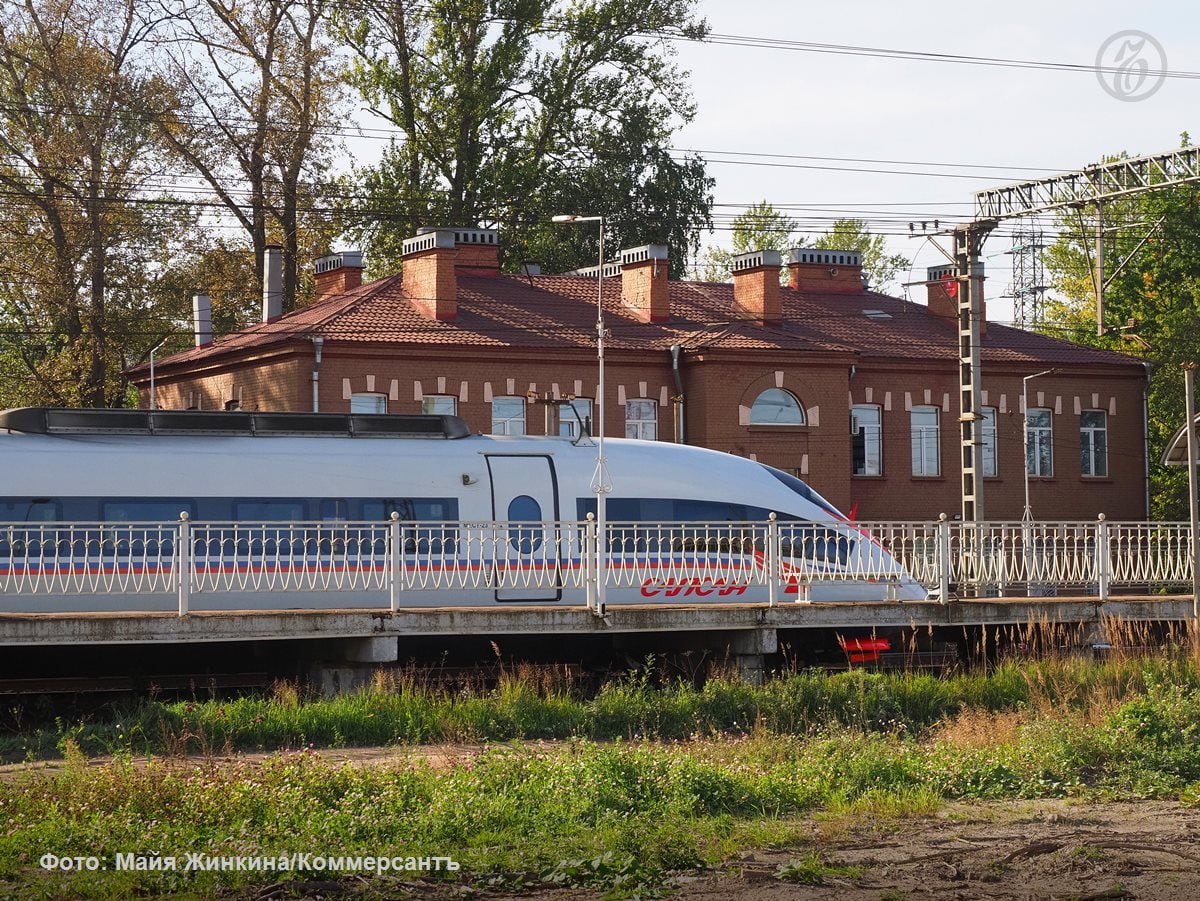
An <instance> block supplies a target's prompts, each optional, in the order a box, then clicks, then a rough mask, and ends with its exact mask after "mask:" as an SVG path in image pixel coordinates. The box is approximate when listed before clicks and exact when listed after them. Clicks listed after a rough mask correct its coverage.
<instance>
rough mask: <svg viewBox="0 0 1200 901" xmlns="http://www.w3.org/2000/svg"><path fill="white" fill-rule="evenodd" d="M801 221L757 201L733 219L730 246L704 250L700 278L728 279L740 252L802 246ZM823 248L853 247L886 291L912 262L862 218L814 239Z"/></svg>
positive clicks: (872, 282) (869, 276) (877, 285)
mask: <svg viewBox="0 0 1200 901" xmlns="http://www.w3.org/2000/svg"><path fill="white" fill-rule="evenodd" d="M799 230H800V223H799V222H798V221H797V220H795V219H793V218H792V217H791V216H788V215H787V214H786V213H783V212H781V211H780V210H777V209H775V207H773V206H772V205H771V204H770V203H768V202H767V201H765V200H764V201H762V202H761V203H756V204H754V205H752V206H750V207H749V208H747V209H746V210H745V211H744V212H742V213H740V214H739V215H738V216H736V217H735V218H734V220H733V228H732V231H731V234H730V244H731V247H730V248H729V249H727V248H724V247H713V246H710V247H709V248H708V250H707V251H706V253H705V258H704V267H703V269H702V270H701V278H702V279H704V280H705V281H710V282H719V281H728V280H729V278H730V268H729V264H730V260H732V259H733V257H735V256H737V255H738V254H742V253H749V252H750V251H754V250H778V251H781V252H783V251H787V250H790V249H792V248H793V247H803V246H804V239H803V238H802V237H798V236H797V234H796V233H797V232H798V231H799ZM813 247H817V248H821V249H824V250H851V251H858V252H859V253H861V254H862V259H863V272H864V273H865V274H866V275H867V279H868V281H869V283H870V285H871V287H872V288H873V289H874V290H876V291H887V290H888V289H889V288H891V287H892V282H893V281H894V280H895V278H896V276H897V275H898V274H900V273H901V272H904V271H906V270H907V269H908V268H909V267H910V266H911V265H912V264H911V262H910V261H909V259H908V258H907V257H904V256H901V255H899V254H889V253H888V252H887V246H886V240H885V239H884V237H883V235H872V234H871V233H870V232H869V231H867V223H866V222H864V221H863V220H861V219H838V220H836V221H835V222H834V223H833V225H832V226H830V228H829V231H827V232H825V233H824V234H822V235H821V236H820V237H818V238H817V239H816V240H815V241H814V242H813ZM779 278H780V281H781V282H783V283H784V284H787V280H788V276H787V271H786V270H784V271H781V272H780V274H779Z"/></svg>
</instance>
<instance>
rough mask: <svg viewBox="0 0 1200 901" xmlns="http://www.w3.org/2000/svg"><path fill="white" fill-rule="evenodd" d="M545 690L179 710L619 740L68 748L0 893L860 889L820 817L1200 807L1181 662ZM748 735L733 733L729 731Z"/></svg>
mask: <svg viewBox="0 0 1200 901" xmlns="http://www.w3.org/2000/svg"><path fill="white" fill-rule="evenodd" d="M544 688H545V687H543V689H539V690H535V689H534V688H533V687H530V686H528V685H527V686H525V689H522V688H521V686H520V685H518V684H508V685H502V686H501V687H500V688H498V689H497V690H496V691H495V692H494V693H491V694H489V695H486V696H484V697H467V698H460V699H453V698H449V697H446V696H443V695H441V694H438V693H437V692H435V691H432V690H421V691H415V690H410V691H408V693H407V694H406V693H405V692H404V691H397V690H396V688H395V687H391V688H389V687H387V686H379V687H377V688H376V689H375V690H374V691H371V692H365V693H363V694H361V695H357V696H353V697H350V698H346V699H341V700H339V701H335V702H328V704H325V702H305V701H304V700H303V699H301V698H300V697H298V696H289V695H287V694H286V693H277V694H276V696H275V697H273V698H271V699H264V700H262V701H261V702H258V703H262V704H267V705H268V706H267V707H265V708H257V712H256V713H254V714H253V715H252V716H251V715H250V714H249V712H248V711H244V710H242V709H241V707H240V706H239V704H241V703H242V702H234V703H233V704H226V705H212V706H211V707H204V706H203V705H196V706H195V707H194V708H192V709H190V710H187V711H185V712H186V713H187V714H188V715H191V716H193V717H194V718H193V719H192V720H191V725H190V726H189V727H188V728H196V724H197V723H199V722H201V720H200V719H198V718H195V716H196V714H197V711H201V712H203V714H204V716H205V717H206V719H204V720H203V722H205V723H210V722H216V723H221V722H225V723H229V724H233V725H231V726H230V727H229V729H230V731H229V732H228V734H229V735H235V734H241V733H239V732H237V728H245V722H246V718H247V717H249V721H250V722H253V723H254V729H256V730H260V731H256V732H254V733H253V734H255V735H263V734H271V733H270V732H269V730H271V729H277V728H284V729H285V730H290V729H295V728H297V724H306V728H312V724H313V723H320V722H326V723H342V724H343V725H342V726H340V727H339V728H344V727H345V724H346V723H347V721H346V720H344V719H342V717H344V716H346V715H347V714H348V712H351V711H356V712H357V713H358V714H359V715H365V712H373V713H374V714H375V717H376V718H382V717H381V714H380V711H392V713H391V714H389V715H395V713H396V711H409V712H410V713H413V712H412V711H411V710H410V707H409V706H406V705H412V706H413V707H415V711H416V712H415V713H413V715H412V716H411V717H409V718H407V719H404V718H399V717H397V718H396V719H395V720H394V721H393V723H392V724H391V726H390V727H389V730H388V734H390V733H391V730H393V729H395V728H396V726H395V724H396V723H417V724H420V726H419V729H420V733H419V734H421V735H423V736H428V735H430V734H433V731H432V730H436V729H445V728H448V726H447V724H457V725H455V726H454V728H467V727H468V726H469V728H470V729H471V730H476V729H479V730H485V731H486V730H499V731H500V732H502V733H503V734H504V735H505V736H506V737H511V733H513V732H521V731H530V730H538V729H549V730H551V731H553V730H554V729H559V728H562V727H563V724H564V723H566V724H569V725H570V730H577V731H579V732H586V731H588V730H591V731H592V732H594V733H599V736H600V737H603V738H605V739H617V740H614V741H604V742H597V741H594V740H592V739H591V738H581V737H572V738H569V740H566V741H561V742H552V743H540V742H536V741H534V742H526V743H513V744H502V745H496V746H490V747H485V748H482V749H480V750H479V751H478V752H477V753H475V754H473V755H471V756H470V757H469V758H468V759H467V761H466V762H464V763H462V764H460V765H457V766H453V767H450V768H448V769H435V768H432V767H430V766H429V765H427V764H426V763H424V762H423V761H422V760H421V759H420V758H414V759H413V760H411V761H409V762H404V763H401V764H398V765H394V766H388V767H375V768H357V767H353V766H348V765H347V766H336V765H333V764H331V763H329V762H328V761H326V760H324V759H322V758H321V757H319V756H318V755H316V754H313V753H311V752H307V751H299V752H285V753H281V754H278V755H275V756H272V757H269V758H268V759H267V760H266V761H265V762H264V763H262V764H259V765H254V764H249V763H236V764H228V765H218V764H217V763H216V762H215V761H208V762H207V763H202V764H201V765H199V766H197V765H195V764H183V763H180V762H178V761H176V760H172V759H171V758H165V759H156V760H153V761H151V762H150V763H149V764H148V765H135V764H134V762H133V761H132V759H131V758H130V756H129V754H128V752H125V753H122V754H119V755H118V757H117V759H116V760H115V762H113V763H112V764H110V765H107V766H102V767H95V766H89V765H88V762H87V759H86V756H85V755H84V754H83V752H82V751H80V750H78V748H77V746H76V745H75V744H74V740H73V739H70V738H68V739H65V744H64V748H65V750H66V752H67V763H66V765H65V767H64V768H63V769H62V770H61V771H59V772H55V773H48V772H42V771H38V770H36V769H35V770H30V771H28V772H25V773H23V774H21V775H20V776H18V777H17V778H16V779H15V780H13V781H9V782H8V783H0V896H6V895H18V896H19V895H22V894H25V895H29V896H45V895H58V896H75V895H80V896H87V895H90V896H96V897H113V898H116V897H126V896H130V895H135V894H156V893H158V894H162V893H170V892H177V891H189V892H197V893H202V894H205V893H215V892H218V891H222V890H224V889H227V888H230V887H235V888H236V887H237V886H239V885H244V884H246V883H249V882H253V881H271V880H276V879H280V878H303V877H302V876H300V875H296V874H288V875H287V876H286V877H285V876H281V874H276V873H271V874H265V873H257V874H255V873H237V872H226V873H209V872H204V873H182V872H178V871H177V872H129V871H122V872H113V871H112V870H111V869H110V870H108V871H103V872H96V873H88V872H84V873H71V874H45V873H41V872H40V871H39V870H38V869H37V867H36V861H37V860H38V859H39V857H40V856H41V855H42V854H44V853H46V852H51V853H54V854H56V855H59V856H69V855H76V854H79V855H89V854H91V855H97V856H99V857H101V859H104V860H107V861H109V862H110V865H111V858H112V855H114V854H115V853H117V852H125V853H128V852H143V853H150V852H160V853H162V854H164V855H179V857H180V860H182V857H183V855H184V854H186V853H187V852H189V851H203V852H205V853H211V854H225V855H237V854H250V855H272V856H275V855H279V854H283V853H287V852H313V853H331V854H336V855H373V854H377V853H388V854H400V855H404V856H406V857H407V856H416V857H422V856H450V857H453V858H454V859H455V860H456V861H458V862H460V863H461V865H462V868H463V869H462V870H461V871H460V872H459V873H458V874H456V878H462V879H467V880H470V881H471V882H472V883H473V884H494V885H501V886H508V887H509V888H510V889H512V887H513V886H516V885H518V884H524V885H531V884H534V883H538V884H541V883H549V884H559V885H580V886H588V887H592V888H598V889H601V890H602V891H603V892H604V893H605V894H606V895H607V896H608V897H613V898H617V897H655V896H656V895H657V894H659V893H661V891H662V890H663V886H664V880H665V878H666V875H665V874H667V873H668V872H669V871H671V870H676V869H687V868H692V867H696V866H699V865H703V864H713V863H718V862H720V861H722V860H726V859H729V858H730V857H732V856H734V855H736V854H737V853H739V852H740V851H741V850H743V849H746V848H754V847H764V846H782V847H796V848H800V849H806V848H807V849H810V850H811V852H812V853H811V854H808V856H800V857H798V858H796V859H795V860H794V861H793V862H792V863H791V864H788V865H786V866H785V867H784V868H783V869H782V870H781V871H780V873H779V876H780V878H783V879H787V880H792V881H799V882H813V881H814V880H819V881H825V882H830V881H836V880H851V881H852V880H853V879H855V878H857V874H856V873H855V872H852V871H851V870H849V869H846V868H841V867H839V866H838V865H837V864H836V862H830V861H827V860H825V859H823V858H821V857H820V856H818V855H817V851H818V849H813V848H812V847H811V845H810V844H809V843H810V841H811V838H812V829H811V820H809V819H806V818H809V817H811V816H812V815H813V814H814V813H830V814H834V815H838V814H848V813H849V814H858V815H860V816H870V817H872V818H874V819H887V818H894V819H896V820H901V819H902V818H904V817H906V816H910V815H913V814H920V813H926V812H929V811H931V810H934V809H936V808H937V806H938V805H940V804H942V803H944V802H946V801H948V800H962V799H967V800H972V799H977V800H996V799H1039V798H1067V797H1072V798H1094V797H1104V798H1122V799H1138V798H1157V799H1177V800H1182V801H1183V802H1185V803H1192V804H1195V803H1200V740H1198V739H1200V734H1198V733H1200V684H1197V679H1196V673H1195V670H1194V668H1191V667H1190V665H1189V664H1186V662H1182V661H1173V660H1171V659H1167V658H1161V659H1154V660H1142V661H1118V662H1109V663H1102V664H1097V663H1083V662H1072V661H1050V662H1041V663H1026V664H1016V663H1014V664H1011V665H1007V666H1006V667H1001V668H1000V669H999V670H997V671H996V672H994V673H992V674H991V675H987V676H983V675H980V676H963V677H959V678H956V679H947V680H933V679H927V678H925V677H915V676H908V677H905V676H887V675H869V674H864V673H851V674H839V675H835V676H825V675H820V674H802V675H797V676H791V677H787V678H783V679H779V680H776V681H774V682H771V683H769V684H767V685H765V686H762V687H761V688H754V687H750V686H745V685H739V684H737V683H733V682H726V681H719V682H715V683H710V684H709V685H708V686H706V687H705V688H703V689H694V688H685V687H682V686H676V687H673V688H670V689H668V690H665V691H654V690H653V689H652V688H650V687H649V686H648V685H646V684H644V683H642V682H639V681H637V680H634V681H627V682H624V683H622V684H619V685H616V686H613V687H611V688H609V689H607V690H605V691H602V692H601V693H600V694H599V695H598V696H597V697H596V698H594V699H590V700H586V699H579V698H572V697H566V696H561V695H559V694H556V693H554V692H549V693H548V692H547V691H546V690H544ZM388 705H399V706H397V707H394V708H393V707H389V706H388ZM163 709H165V710H167V711H171V710H177V708H175V707H172V706H171V705H165V706H164V707H163ZM251 709H255V708H251ZM222 711H223V712H222ZM285 712H286V713H288V715H289V716H294V717H297V719H287V718H286V717H284V713H285ZM276 718H282V719H281V720H280V721H277V720H276ZM322 718H324V719H322ZM733 723H737V724H738V726H739V730H738V733H737V734H728V730H726V731H724V732H723V731H722V730H720V729H718V728H717V725H718V724H730V725H732V724H733ZM464 724H465V725H464ZM235 727H236V728H235ZM206 728H207V727H206ZM325 728H328V726H326V727H325ZM369 728H371V729H374V728H376V727H374V726H371V727H369ZM788 729H790V730H792V732H791V734H786V731H785V730H788ZM570 730H568V731H570ZM626 731H628V732H629V733H631V734H634V735H640V736H642V737H641V738H634V739H633V740H628V738H627V736H626V735H625V734H623V733H625V732H626ZM356 734H357V733H356ZM372 734H375V733H372ZM472 734H475V733H472ZM650 738H653V739H654V740H649V739H650ZM410 875H411V874H410ZM313 877H319V878H325V876H324V874H311V875H310V878H313ZM488 880H492V882H491V883H489V882H488ZM813 884H817V883H816V882H813Z"/></svg>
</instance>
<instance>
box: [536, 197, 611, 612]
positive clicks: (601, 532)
mask: <svg viewBox="0 0 1200 901" xmlns="http://www.w3.org/2000/svg"><path fill="white" fill-rule="evenodd" d="M551 221H552V222H598V223H599V224H600V259H599V261H598V263H599V265H597V267H596V361H597V363H598V365H599V369H600V376H599V384H598V385H597V387H596V394H597V397H596V472H595V474H594V475H593V476H592V491H594V492H595V493H596V544H597V553H596V611H595V612H596V615H597V616H603V615H604V609H605V602H606V600H607V590H606V588H607V586H606V585H605V582H606V581H607V566H606V564H607V561H608V531H607V528H606V517H605V513H606V509H605V507H606V504H605V496H606V495H607V494H608V493H609V492H611V491H612V481H611V480H610V479H609V475H608V463H607V461H606V460H605V459H604V217H603V216H579V215H574V214H570V213H568V214H565V215H561V216H554V217H553V218H552V219H551Z"/></svg>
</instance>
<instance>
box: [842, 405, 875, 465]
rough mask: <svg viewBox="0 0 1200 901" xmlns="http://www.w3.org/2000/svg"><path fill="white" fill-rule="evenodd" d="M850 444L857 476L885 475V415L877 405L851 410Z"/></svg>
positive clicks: (857, 406) (861, 406)
mask: <svg viewBox="0 0 1200 901" xmlns="http://www.w3.org/2000/svg"><path fill="white" fill-rule="evenodd" d="M850 444H851V446H852V447H853V449H854V474H855V475H856V476H880V475H883V414H882V412H881V411H880V408H879V407H878V406H877V405H875V404H858V405H855V406H853V407H851V408H850Z"/></svg>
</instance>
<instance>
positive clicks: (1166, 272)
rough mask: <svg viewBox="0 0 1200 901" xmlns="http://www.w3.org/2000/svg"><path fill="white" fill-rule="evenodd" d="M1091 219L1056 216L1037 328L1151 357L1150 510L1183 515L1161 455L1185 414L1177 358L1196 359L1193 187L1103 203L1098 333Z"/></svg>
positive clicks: (1176, 478)
mask: <svg viewBox="0 0 1200 901" xmlns="http://www.w3.org/2000/svg"><path fill="white" fill-rule="evenodd" d="M1095 225H1096V217H1095V210H1094V208H1093V209H1091V210H1080V211H1076V212H1072V213H1069V214H1066V215H1064V216H1063V217H1061V219H1060V222H1059V226H1060V229H1061V233H1060V236H1059V238H1058V239H1057V240H1056V241H1055V242H1054V243H1053V244H1052V245H1051V246H1050V247H1049V248H1047V251H1046V257H1045V264H1046V269H1047V272H1048V274H1049V275H1050V287H1051V289H1052V290H1053V292H1054V294H1053V295H1051V297H1050V298H1049V299H1048V301H1047V304H1046V313H1045V326H1044V328H1045V330H1046V331H1047V332H1048V333H1050V334H1053V335H1056V336H1058V337H1067V338H1070V339H1071V340H1074V341H1078V342H1080V343H1085V344H1091V345H1095V346H1100V347H1106V348H1109V349H1111V350H1117V351H1121V352H1123V353H1128V354H1133V355H1135V356H1138V357H1141V358H1142V359H1143V360H1145V361H1146V362H1147V363H1149V364H1150V366H1151V369H1152V373H1153V375H1152V378H1151V380H1150V389H1149V396H1148V403H1149V433H1150V477H1151V505H1150V512H1151V515H1152V516H1153V517H1154V518H1161V519H1186V518H1187V513H1188V505H1187V472H1186V469H1185V468H1184V467H1165V466H1162V465H1161V464H1160V463H1159V461H1160V460H1161V459H1162V455H1163V453H1164V451H1165V450H1166V445H1167V442H1168V441H1169V440H1170V438H1171V437H1172V436H1173V435H1174V433H1175V431H1176V430H1177V429H1178V428H1179V427H1180V426H1181V425H1183V423H1184V421H1185V419H1186V416H1185V402H1184V391H1183V372H1182V369H1181V364H1183V363H1186V362H1197V361H1198V359H1200V188H1197V187H1195V186H1190V185H1189V186H1184V187H1176V188H1170V189H1165V190H1162V191H1156V192H1153V193H1148V194H1140V195H1137V196H1135V197H1130V198H1125V199H1121V200H1118V201H1113V202H1109V203H1106V204H1105V206H1104V226H1105V228H1106V234H1107V238H1106V242H1105V243H1106V248H1105V258H1106V262H1105V271H1106V278H1108V279H1109V280H1110V281H1109V283H1108V285H1107V286H1106V287H1105V290H1104V308H1105V309H1104V325H1105V334H1104V335H1103V336H1101V337H1098V336H1097V335H1096V318H1095V316H1096V293H1095V288H1094V282H1093V279H1092V271H1091V267H1092V260H1093V257H1092V244H1093V242H1094V236H1095ZM1109 229H1111V231H1109ZM1143 238H1145V241H1144V243H1141V242H1142V239H1143ZM1127 257H1128V260H1127V261H1126V262H1124V264H1123V265H1122V264H1121V261H1124V260H1126V258H1127ZM1119 265H1120V266H1121V269H1120V271H1119V272H1117V271H1116V270H1117V267H1118V266H1119ZM1114 273H1115V274H1114ZM1121 463H1122V464H1123V465H1131V464H1132V463H1133V461H1131V460H1127V461H1121ZM1113 465H1114V466H1115V465H1117V461H1114V463H1113Z"/></svg>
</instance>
